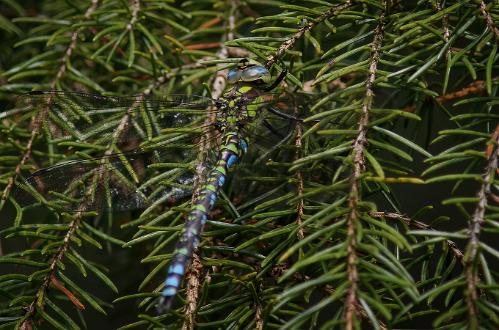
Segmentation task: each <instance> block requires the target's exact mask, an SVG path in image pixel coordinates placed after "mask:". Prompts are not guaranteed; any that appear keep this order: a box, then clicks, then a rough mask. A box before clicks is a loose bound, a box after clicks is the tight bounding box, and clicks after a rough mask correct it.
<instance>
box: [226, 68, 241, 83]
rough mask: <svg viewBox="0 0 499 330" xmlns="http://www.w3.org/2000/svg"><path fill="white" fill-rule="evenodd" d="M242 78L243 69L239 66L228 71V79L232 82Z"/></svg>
mask: <svg viewBox="0 0 499 330" xmlns="http://www.w3.org/2000/svg"><path fill="white" fill-rule="evenodd" d="M239 80H241V70H240V69H239V68H237V69H232V70H230V71H229V73H227V81H228V82H229V83H231V84H233V83H235V82H238V81H239Z"/></svg>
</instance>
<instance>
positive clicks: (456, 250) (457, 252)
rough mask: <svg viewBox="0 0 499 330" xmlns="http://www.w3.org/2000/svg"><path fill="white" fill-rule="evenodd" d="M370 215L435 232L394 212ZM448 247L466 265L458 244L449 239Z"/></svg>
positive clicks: (425, 225)
mask: <svg viewBox="0 0 499 330" xmlns="http://www.w3.org/2000/svg"><path fill="white" fill-rule="evenodd" d="M369 215H370V216H371V217H373V218H382V219H389V220H399V221H402V222H403V223H405V224H406V225H407V226H409V227H413V228H417V229H422V230H435V229H434V228H432V227H431V226H430V225H427V224H426V223H424V222H421V221H418V220H414V219H412V218H410V217H408V216H405V215H403V214H399V213H394V212H378V211H371V212H369ZM446 243H447V246H448V247H449V249H450V251H451V253H452V254H453V255H454V257H455V258H456V259H457V260H459V262H461V264H463V265H464V263H463V252H462V251H461V250H460V249H459V248H458V247H457V244H456V243H455V242H454V241H452V240H450V239H448V240H446Z"/></svg>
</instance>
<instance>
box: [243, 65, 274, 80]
mask: <svg viewBox="0 0 499 330" xmlns="http://www.w3.org/2000/svg"><path fill="white" fill-rule="evenodd" d="M241 79H242V81H246V82H252V81H256V80H261V81H263V82H264V83H267V82H269V81H270V73H269V70H267V68H265V67H264V66H261V65H254V66H250V67H248V68H247V69H245V70H244V71H243V72H242V73H241Z"/></svg>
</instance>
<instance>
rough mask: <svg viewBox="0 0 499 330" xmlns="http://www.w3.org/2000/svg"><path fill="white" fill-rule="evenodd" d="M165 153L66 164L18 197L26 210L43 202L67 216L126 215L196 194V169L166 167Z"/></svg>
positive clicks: (20, 189)
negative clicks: (106, 212)
mask: <svg viewBox="0 0 499 330" xmlns="http://www.w3.org/2000/svg"><path fill="white" fill-rule="evenodd" d="M170 151H171V150H170ZM163 154H164V152H163V153H162V152H140V153H130V154H111V155H108V156H104V157H100V158H92V159H87V160H74V161H67V162H64V163H60V164H57V165H54V166H51V167H47V168H44V169H42V170H39V171H36V172H35V173H33V174H31V175H30V176H29V177H28V178H27V179H26V180H25V181H24V182H23V183H21V184H19V185H18V186H17V187H16V190H15V193H14V198H15V200H16V201H17V202H18V203H20V204H21V205H22V206H27V205H30V204H33V203H35V202H42V203H48V204H50V205H51V206H52V207H53V208H55V209H60V210H65V211H92V210H97V211H99V210H103V209H112V210H114V211H123V210H133V209H137V208H145V207H148V206H150V205H152V204H154V203H155V202H156V201H165V202H169V201H171V200H172V199H176V198H180V197H181V196H184V195H188V194H190V191H192V186H191V183H192V181H191V180H190V178H191V177H192V167H189V166H185V163H182V164H183V166H182V167H180V168H179V167H177V168H175V167H174V166H173V163H172V161H174V160H172V159H170V162H169V163H164V162H161V156H163ZM179 154H180V153H179ZM158 157H159V158H158Z"/></svg>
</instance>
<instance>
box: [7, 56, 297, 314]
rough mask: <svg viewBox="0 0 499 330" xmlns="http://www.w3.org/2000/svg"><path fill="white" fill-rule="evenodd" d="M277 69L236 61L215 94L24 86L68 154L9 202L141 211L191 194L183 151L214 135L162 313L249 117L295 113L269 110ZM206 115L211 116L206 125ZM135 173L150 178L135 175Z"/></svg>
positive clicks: (264, 120) (235, 158) (265, 122)
mask: <svg viewBox="0 0 499 330" xmlns="http://www.w3.org/2000/svg"><path fill="white" fill-rule="evenodd" d="M286 74H287V71H286V69H283V70H282V71H281V73H280V74H279V75H278V77H277V78H276V79H275V80H274V81H271V75H270V73H269V70H268V69H267V68H266V67H264V66H262V65H259V64H257V63H254V62H250V61H249V60H248V59H243V60H241V61H240V62H239V63H238V65H237V67H236V68H234V69H232V70H230V71H228V74H227V77H226V78H227V81H228V82H229V83H231V84H233V87H232V88H230V89H229V90H228V91H227V92H225V93H224V94H223V96H221V97H220V98H218V99H213V98H210V97H204V96H186V95H173V94H172V95H168V96H166V97H163V98H158V99H152V98H147V97H143V96H130V97H113V96H101V95H95V94H87V93H80V92H63V91H35V92H30V93H28V94H25V95H23V96H21V97H20V98H19V100H18V107H20V108H26V109H31V110H33V109H36V111H46V113H47V116H46V117H48V119H46V120H45V121H44V122H43V129H44V132H45V134H47V136H48V137H49V139H48V141H49V145H50V148H52V149H54V148H55V149H57V148H61V147H63V148H66V149H65V150H66V151H67V157H68V158H70V159H69V160H65V161H63V162H57V160H56V162H57V163H56V164H55V165H53V166H49V167H46V168H42V169H40V170H38V171H36V172H34V173H32V174H31V175H29V176H28V177H27V178H26V179H25V180H24V182H21V183H18V184H17V187H16V192H15V198H14V200H15V201H16V202H18V203H21V204H23V205H30V204H36V203H38V204H40V203H42V204H46V205H48V206H50V207H52V208H54V209H56V210H65V211H74V212H88V211H91V210H97V211H101V210H104V209H108V210H114V211H122V210H132V209H138V208H146V211H144V212H148V211H150V210H152V209H154V208H158V207H160V206H161V205H163V204H165V203H166V202H168V201H172V200H178V199H181V198H183V197H186V196H189V195H190V194H192V192H193V181H194V179H193V177H194V176H195V173H194V169H195V166H194V165H195V161H194V160H193V161H191V162H190V163H187V164H186V161H185V159H189V157H191V158H192V156H191V155H192V154H193V150H194V151H195V150H196V147H197V146H198V145H199V144H200V143H202V141H203V139H205V140H204V141H205V142H206V141H209V140H210V139H212V140H215V141H219V142H218V143H219V145H218V147H217V148H216V149H217V150H216V151H215V152H212V158H211V162H209V164H208V165H206V168H208V170H207V171H206V172H207V173H206V174H205V177H204V178H202V180H201V184H200V188H199V189H198V193H197V196H196V198H195V200H194V201H193V203H192V206H191V208H190V211H189V212H188V214H187V216H186V221H185V225H184V228H183V230H182V231H181V234H180V239H179V240H178V242H177V244H176V246H175V250H174V252H173V256H172V259H171V261H170V265H169V267H168V270H167V276H166V280H165V282H164V286H163V290H162V292H161V295H160V298H159V300H158V306H157V309H158V312H159V313H163V312H164V311H166V310H168V309H170V308H171V306H172V303H173V301H174V297H175V296H176V294H177V292H178V290H179V288H180V286H181V282H182V279H183V277H184V274H185V272H186V267H188V264H189V262H190V259H191V256H192V254H193V252H194V250H195V249H196V248H197V246H198V245H199V242H200V237H201V233H202V231H203V227H204V225H205V224H206V222H207V221H208V217H209V214H210V212H211V211H212V210H213V208H214V206H215V203H216V200H217V198H218V195H219V194H220V191H221V189H222V187H223V186H224V183H225V181H226V177H227V173H228V171H229V170H231V169H232V168H233V167H234V165H235V164H237V163H238V162H239V160H240V159H241V158H242V157H243V155H244V154H246V153H247V151H248V147H249V139H248V137H249V135H250V134H251V130H250V128H251V127H252V126H254V125H255V124H256V125H257V126H264V127H267V128H268V129H269V130H270V132H271V133H275V131H276V129H275V127H273V125H272V123H271V122H270V121H269V118H270V117H269V116H266V115H265V114H264V113H266V114H272V115H274V117H276V116H277V117H278V118H280V119H281V122H292V121H300V120H301V119H300V118H297V117H295V116H294V115H290V114H288V113H285V112H283V111H281V110H279V109H277V108H276V107H275V106H274V105H273V104H274V103H273V101H274V100H278V99H279V95H278V94H271V93H269V92H270V91H272V90H274V89H275V88H276V87H277V86H278V85H279V84H280V83H281V82H282V80H283V79H284V78H285V76H286ZM209 116H212V117H213V118H212V122H208V123H207V120H206V118H207V117H209ZM276 134H277V133H276ZM90 141H92V143H91V142H90ZM103 145H105V146H106V148H105V152H104V155H103V156H102V155H101V156H98V157H95V156H93V155H94V154H96V153H99V152H102V151H103V148H101V146H103ZM50 148H49V149H50ZM77 149H81V151H75V150H77ZM54 154H55V153H54ZM71 157H74V158H75V159H71ZM82 157H83V158H84V159H81V158H82ZM151 173H154V174H155V175H151ZM141 178H153V179H150V180H146V181H145V182H141Z"/></svg>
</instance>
